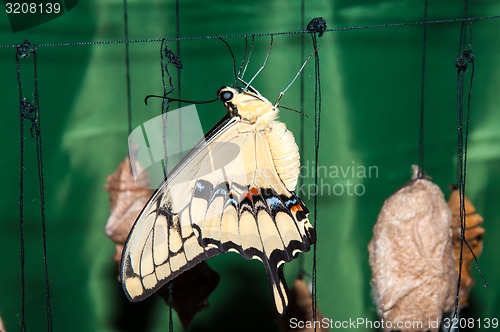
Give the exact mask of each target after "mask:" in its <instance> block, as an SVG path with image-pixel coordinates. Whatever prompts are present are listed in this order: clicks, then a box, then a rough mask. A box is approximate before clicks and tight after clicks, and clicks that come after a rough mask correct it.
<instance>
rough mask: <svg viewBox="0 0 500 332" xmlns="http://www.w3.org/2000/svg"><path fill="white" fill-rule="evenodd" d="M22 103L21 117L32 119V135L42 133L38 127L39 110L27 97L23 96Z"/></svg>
mask: <svg viewBox="0 0 500 332" xmlns="http://www.w3.org/2000/svg"><path fill="white" fill-rule="evenodd" d="M20 104H21V117H22V118H23V119H25V120H29V121H31V129H30V131H31V136H32V137H34V136H37V135H38V134H40V130H39V127H38V112H37V110H36V108H35V106H33V104H32V103H31V102H30V101H29V100H28V99H26V98H22V99H21V101H20Z"/></svg>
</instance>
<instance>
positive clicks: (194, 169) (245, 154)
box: [121, 118, 314, 313]
mask: <svg viewBox="0 0 500 332" xmlns="http://www.w3.org/2000/svg"><path fill="white" fill-rule="evenodd" d="M208 137H209V138H208V139H207V141H206V142H204V143H201V144H199V146H197V147H196V148H194V149H193V150H192V152H191V153H190V154H189V155H188V156H187V157H186V159H185V160H184V161H183V162H181V163H179V167H177V168H175V169H174V170H173V171H172V172H171V175H169V178H168V180H167V181H166V182H165V183H164V184H163V185H162V186H161V187H160V188H159V189H158V190H157V192H156V193H155V194H154V195H153V196H152V198H151V199H150V201H149V202H148V204H147V205H146V206H145V208H144V210H143V211H142V213H141V215H140V216H139V218H138V220H137V221H136V223H135V225H134V227H133V229H132V231H131V233H130V235H129V238H128V240H127V243H126V244H125V248H124V251H123V257H122V266H121V277H122V283H123V286H124V289H125V292H126V294H127V296H128V297H129V298H130V299H131V300H132V301H137V300H141V299H143V298H145V297H148V296H149V295H151V294H153V293H154V292H155V291H156V290H157V289H158V288H159V287H161V286H162V285H163V284H165V283H167V282H168V281H170V280H172V279H173V278H175V277H176V276H177V275H179V274H180V273H182V272H184V271H186V270H188V269H189V268H191V267H193V266H194V265H196V264H198V263H199V262H201V261H203V260H206V259H208V258H210V257H213V256H215V255H217V254H220V253H225V252H228V251H234V252H238V253H239V254H241V255H242V256H243V257H244V258H246V259H259V260H260V261H262V263H263V264H264V267H265V268H266V272H267V275H268V279H269V282H270V284H271V287H272V289H273V293H274V298H275V303H276V307H277V309H278V311H279V312H280V313H282V312H283V311H284V308H285V307H286V306H287V304H288V299H287V295H286V285H285V279H284V276H283V264H284V263H285V262H289V261H291V260H292V259H293V258H294V257H296V255H297V254H298V253H299V252H305V251H308V250H309V246H310V244H311V243H312V242H314V230H313V228H312V226H311V225H310V223H309V221H308V220H307V214H308V211H307V208H306V207H305V206H304V204H303V202H302V201H301V200H300V198H298V197H297V196H296V195H295V194H294V193H293V192H290V191H289V190H288V189H287V188H286V186H285V185H284V184H283V182H282V181H281V179H280V177H279V175H278V173H277V171H276V168H275V166H274V161H273V158H272V155H271V151H270V146H269V142H268V140H269V138H268V136H267V135H266V133H265V132H262V131H259V130H256V127H255V125H250V124H244V123H241V122H239V121H238V120H237V119H236V118H227V119H225V120H224V121H222V122H221V124H220V125H219V126H218V127H217V128H216V129H215V130H214V131H213V132H211V133H210V134H208Z"/></svg>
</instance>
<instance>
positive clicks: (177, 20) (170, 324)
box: [168, 0, 182, 332]
mask: <svg viewBox="0 0 500 332" xmlns="http://www.w3.org/2000/svg"><path fill="white" fill-rule="evenodd" d="M175 33H176V37H177V42H176V48H177V56H178V57H179V58H180V57H181V41H180V34H181V26H180V3H179V0H175ZM177 95H178V99H179V101H178V102H177V107H178V108H180V107H181V102H180V99H181V68H180V67H177ZM181 113H182V112H179V122H178V125H179V130H182V115H181ZM179 151H182V135H179ZM173 292H174V285H173V283H172V282H170V283H169V286H168V301H169V303H168V305H169V309H168V330H169V332H173V331H174V319H173Z"/></svg>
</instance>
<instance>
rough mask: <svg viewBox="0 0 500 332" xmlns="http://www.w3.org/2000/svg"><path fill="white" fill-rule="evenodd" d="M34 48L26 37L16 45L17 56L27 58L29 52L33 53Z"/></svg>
mask: <svg viewBox="0 0 500 332" xmlns="http://www.w3.org/2000/svg"><path fill="white" fill-rule="evenodd" d="M35 50H36V47H35V45H33V44H31V43H30V41H29V40H27V39H26V40H25V41H24V42H23V43H22V44H19V45H17V47H16V53H17V57H19V58H27V57H29V56H30V55H31V54H33V52H35Z"/></svg>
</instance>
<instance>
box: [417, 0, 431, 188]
mask: <svg viewBox="0 0 500 332" xmlns="http://www.w3.org/2000/svg"><path fill="white" fill-rule="evenodd" d="M428 7H429V6H428V0H424V22H427V19H428ZM426 57H427V23H424V38H423V45H422V83H421V91H420V135H419V147H418V174H417V178H418V179H422V178H423V177H424V174H423V173H424V143H425V139H424V132H425V130H424V127H425V117H424V115H425V68H426Z"/></svg>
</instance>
